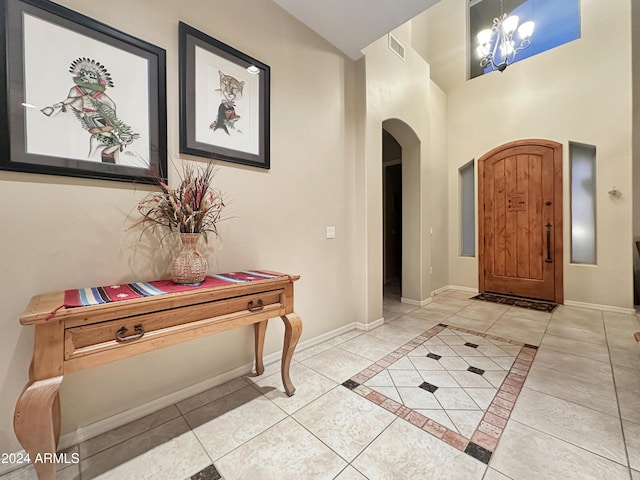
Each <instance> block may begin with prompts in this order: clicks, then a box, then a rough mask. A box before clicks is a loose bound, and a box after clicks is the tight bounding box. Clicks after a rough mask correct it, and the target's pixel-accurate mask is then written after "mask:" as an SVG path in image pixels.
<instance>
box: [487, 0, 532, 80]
mask: <svg viewBox="0 0 640 480" xmlns="http://www.w3.org/2000/svg"><path fill="white" fill-rule="evenodd" d="M519 21H520V18H519V17H518V16H517V15H509V14H507V13H504V12H503V6H502V0H500V16H499V17H496V18H494V19H493V26H492V27H491V28H487V29H484V30H481V31H480V32H479V33H478V35H477V37H476V38H477V39H478V46H477V47H476V53H477V55H478V57H479V58H480V66H481V67H482V69H483V70H484V69H486V68H487V67H491V70H498V71H500V72H503V71H504V70H505V69H506V68H507V67H508V66H509V65H511V64H512V63H513V62H515V60H516V55H517V53H518V52H519V51H520V50H522V49H524V48H527V47H528V46H529V45H530V44H531V35H532V34H533V28H534V27H535V23H534V22H532V21H528V22H524V23H523V24H522V25H520V26H518V22H519ZM516 31H517V32H518V37H519V41H517V40H516V38H514V34H515V33H516Z"/></svg>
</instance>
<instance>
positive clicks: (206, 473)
mask: <svg viewBox="0 0 640 480" xmlns="http://www.w3.org/2000/svg"><path fill="white" fill-rule="evenodd" d="M220 478H221V477H220V474H219V473H218V470H216V467H215V466H214V465H213V464H211V465H209V466H208V467H207V468H205V469H204V470H200V471H199V472H198V473H196V474H195V475H192V476H191V480H219V479H220Z"/></svg>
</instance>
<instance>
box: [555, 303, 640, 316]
mask: <svg viewBox="0 0 640 480" xmlns="http://www.w3.org/2000/svg"><path fill="white" fill-rule="evenodd" d="M564 304H565V305H567V306H568V307H580V308H589V309H591V310H600V311H602V312H613V313H626V314H631V315H635V313H636V311H635V309H633V308H624V307H614V306H611V305H598V304H596V303H584V302H574V301H573V300H565V301H564Z"/></svg>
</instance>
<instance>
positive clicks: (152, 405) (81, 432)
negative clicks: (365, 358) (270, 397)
mask: <svg viewBox="0 0 640 480" xmlns="http://www.w3.org/2000/svg"><path fill="white" fill-rule="evenodd" d="M383 322H384V319H380V320H377V321H376V322H374V323H373V324H368V325H367V324H360V323H350V324H348V325H345V326H343V327H340V328H338V329H336V330H332V331H331V332H328V333H324V334H322V335H319V336H317V337H314V338H312V339H309V340H306V341H304V342H301V343H299V344H298V346H297V347H296V351H303V350H306V349H307V348H310V347H313V346H315V345H317V344H319V343H322V342H324V341H327V340H329V339H331V338H333V337H337V336H338V335H342V334H343V333H346V332H349V331H351V330H354V329H355V328H359V329H361V330H371V329H372V328H375V327H374V326H372V325H375V326H378V325H381V324H382V323H383ZM367 327H368V328H367ZM281 358H282V352H275V353H272V354H270V355H267V356H265V357H264V358H263V362H264V364H265V365H270V364H272V363H276V362H279V361H280V359H281ZM253 368H254V363H248V364H246V365H242V366H240V367H238V368H235V369H233V370H230V371H228V372H225V373H222V374H220V375H218V376H216V377H213V378H209V379H207V380H205V381H203V382H200V383H197V384H195V385H191V386H189V387H187V388H183V389H182V390H179V391H177V392H174V393H171V394H169V395H165V396H164V397H161V398H157V399H155V400H152V401H151V402H147V403H145V404H143V405H139V406H137V407H134V408H132V409H129V410H126V411H124V412H121V413H118V414H116V415H113V416H111V417H109V418H105V419H103V420H100V421H98V422H95V423H92V424H91V425H86V426H82V427H78V428H77V429H76V430H75V431H73V432H68V433H65V434H64V435H62V436H61V437H60V442H59V446H58V448H60V449H65V448H68V447H70V446H72V445H75V444H77V443H80V442H84V441H87V440H89V439H90V438H93V437H96V436H98V435H101V434H103V433H105V432H108V431H110V430H113V429H114V428H118V427H121V426H123V425H126V424H127V423H130V422H133V421H134V420H138V419H140V418H142V417H145V416H147V415H150V414H152V413H154V412H157V411H158V410H161V409H163V408H166V407H169V406H171V405H173V404H175V403H178V402H181V401H182V400H186V399H187V398H190V397H192V396H194V395H197V394H199V393H202V392H204V391H206V390H209V389H210V388H213V387H217V386H218V385H222V384H223V383H226V382H229V381H231V380H233V379H235V378H238V377H241V376H242V375H247V374H248V373H250V372H251V371H252V370H253ZM5 469H6V466H5V465H0V474H2V473H3V472H4V471H5ZM9 470H12V468H10V469H9ZM9 470H7V471H9Z"/></svg>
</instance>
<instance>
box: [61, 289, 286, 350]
mask: <svg viewBox="0 0 640 480" xmlns="http://www.w3.org/2000/svg"><path fill="white" fill-rule="evenodd" d="M283 296H284V290H282V289H280V290H271V291H268V292H261V293H256V294H251V295H243V296H240V297H233V298H228V299H224V300H218V301H214V302H207V303H202V304H198V305H190V306H187V307H181V308H173V309H170V310H163V311H159V312H153V313H149V314H143V315H135V316H132V317H127V318H121V319H116V320H109V321H106V322H99V323H94V324H90V325H83V326H79V327H71V328H66V329H65V332H64V337H65V338H64V343H65V352H64V358H65V360H70V359H73V358H75V357H79V356H83V355H89V354H93V353H98V352H102V351H105V350H109V349H113V348H118V347H124V346H126V345H132V344H135V343H139V342H144V341H146V340H147V339H149V338H150V337H151V338H152V337H153V336H157V335H158V334H159V333H161V332H162V331H164V330H167V331H168V330H170V329H174V330H175V329H176V328H179V327H184V328H181V330H183V329H188V328H190V327H191V326H193V327H194V328H196V327H197V326H198V325H200V324H201V323H202V321H203V320H207V322H208V323H215V322H216V321H217V319H219V320H220V322H224V321H226V320H229V319H232V318H235V317H237V316H246V317H247V318H249V317H250V316H251V314H252V313H256V314H258V313H263V312H264V311H273V312H274V315H273V316H278V315H280V309H281V308H282V302H283V299H282V297H283ZM234 314H237V315H234ZM247 323H251V322H250V320H249V321H248V322H247ZM145 335H147V337H145Z"/></svg>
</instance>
